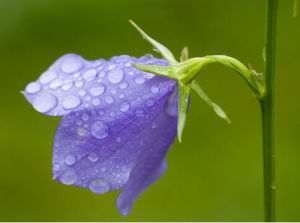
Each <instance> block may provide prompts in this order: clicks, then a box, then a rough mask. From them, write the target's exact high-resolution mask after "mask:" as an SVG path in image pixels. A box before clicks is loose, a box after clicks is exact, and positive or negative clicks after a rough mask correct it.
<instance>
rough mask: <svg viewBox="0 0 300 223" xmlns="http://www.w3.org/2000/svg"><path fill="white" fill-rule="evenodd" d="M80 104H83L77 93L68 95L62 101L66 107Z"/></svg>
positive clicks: (69, 107) (74, 106) (75, 106)
mask: <svg viewBox="0 0 300 223" xmlns="http://www.w3.org/2000/svg"><path fill="white" fill-rule="evenodd" d="M80 104H81V100H80V98H79V97H77V96H75V95H69V96H67V97H66V98H65V99H64V100H63V102H62V105H63V107H64V109H73V108H77V107H78V106H79V105H80Z"/></svg>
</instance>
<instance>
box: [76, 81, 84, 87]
mask: <svg viewBox="0 0 300 223" xmlns="http://www.w3.org/2000/svg"><path fill="white" fill-rule="evenodd" d="M75 86H76V87H82V86H83V81H76V83H75Z"/></svg>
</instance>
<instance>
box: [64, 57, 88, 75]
mask: <svg viewBox="0 0 300 223" xmlns="http://www.w3.org/2000/svg"><path fill="white" fill-rule="evenodd" d="M82 67H83V62H82V61H81V60H80V59H79V58H78V57H68V58H66V59H65V60H64V61H63V63H62V65H61V70H62V71H63V72H65V73H67V74H71V73H74V72H76V71H78V70H80V69H81V68H82Z"/></svg>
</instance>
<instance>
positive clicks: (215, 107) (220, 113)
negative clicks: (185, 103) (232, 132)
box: [191, 80, 231, 124]
mask: <svg viewBox="0 0 300 223" xmlns="http://www.w3.org/2000/svg"><path fill="white" fill-rule="evenodd" d="M191 89H193V90H194V91H195V92H196V93H197V95H198V96H199V97H200V98H202V100H203V101H205V102H206V104H207V105H208V106H209V107H211V108H212V109H213V111H214V112H215V113H216V114H217V115H218V116H219V117H220V118H222V119H224V120H225V121H227V122H228V123H229V124H230V123H231V121H230V119H229V118H228V116H227V115H226V113H225V112H224V111H223V109H222V108H221V107H220V106H219V105H217V104H216V103H215V102H213V101H212V100H211V99H210V98H209V97H208V96H207V95H206V93H205V92H204V91H203V90H202V88H201V87H200V85H199V84H198V82H197V81H196V80H193V81H192V83H191Z"/></svg>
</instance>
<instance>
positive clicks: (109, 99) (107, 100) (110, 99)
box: [105, 96, 114, 104]
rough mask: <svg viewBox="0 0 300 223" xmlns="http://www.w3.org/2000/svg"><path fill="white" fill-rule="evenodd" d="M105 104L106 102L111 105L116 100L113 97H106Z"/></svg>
mask: <svg viewBox="0 0 300 223" xmlns="http://www.w3.org/2000/svg"><path fill="white" fill-rule="evenodd" d="M105 102H106V103H107V104H111V103H113V102H114V98H113V97H111V96H106V97H105Z"/></svg>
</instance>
